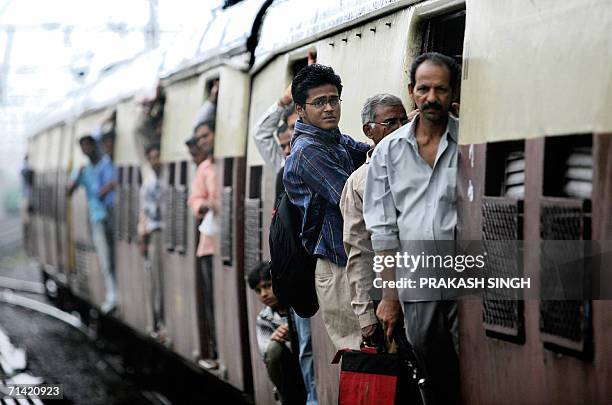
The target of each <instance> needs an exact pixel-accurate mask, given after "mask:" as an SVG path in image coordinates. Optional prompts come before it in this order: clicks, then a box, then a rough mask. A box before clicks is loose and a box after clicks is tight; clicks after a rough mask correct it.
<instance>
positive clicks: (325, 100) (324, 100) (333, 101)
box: [304, 96, 342, 109]
mask: <svg viewBox="0 0 612 405" xmlns="http://www.w3.org/2000/svg"><path fill="white" fill-rule="evenodd" d="M341 101H342V100H341V99H340V97H338V96H331V97H319V98H317V99H315V100H314V101H313V102H312V103H304V104H308V105H311V106H313V107H314V108H317V109H321V108H323V107H325V106H326V105H327V104H329V105H330V106H332V107H335V106H337V105H338V104H340V102H341Z"/></svg>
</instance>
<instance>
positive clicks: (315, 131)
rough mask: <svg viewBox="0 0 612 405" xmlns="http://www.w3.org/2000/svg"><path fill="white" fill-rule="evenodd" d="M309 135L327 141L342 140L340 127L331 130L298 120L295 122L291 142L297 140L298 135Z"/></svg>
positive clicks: (336, 141)
mask: <svg viewBox="0 0 612 405" xmlns="http://www.w3.org/2000/svg"><path fill="white" fill-rule="evenodd" d="M301 135H307V136H312V137H314V138H317V139H320V140H322V141H327V142H334V143H339V142H340V129H339V128H334V129H331V130H326V129H321V128H319V127H315V126H314V125H310V124H305V123H304V122H302V121H301V120H297V121H296V122H295V131H294V132H293V138H292V139H291V144H293V143H294V142H295V140H296V139H297V137H298V136H301Z"/></svg>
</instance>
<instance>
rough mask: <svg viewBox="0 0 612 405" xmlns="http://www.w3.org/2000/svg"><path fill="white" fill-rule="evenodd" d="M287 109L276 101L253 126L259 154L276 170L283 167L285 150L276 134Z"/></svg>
mask: <svg viewBox="0 0 612 405" xmlns="http://www.w3.org/2000/svg"><path fill="white" fill-rule="evenodd" d="M284 111H285V108H284V107H281V106H280V105H279V104H278V103H274V105H273V106H271V107H270V108H269V109H268V110H267V111H266V112H265V113H264V115H263V116H262V117H261V118H260V119H259V120H258V121H257V123H256V124H255V126H254V127H253V130H252V132H253V141H254V142H255V146H257V150H258V151H259V154H260V155H261V157H262V158H263V160H264V162H265V163H266V164H267V165H270V166H271V167H272V169H274V171H275V172H278V171H279V170H280V169H281V167H283V163H284V160H285V158H284V156H283V151H282V149H281V147H280V145H279V144H278V142H277V141H276V138H275V136H274V134H275V132H276V130H277V128H278V123H279V121H280V120H281V118H282V116H283V112H284Z"/></svg>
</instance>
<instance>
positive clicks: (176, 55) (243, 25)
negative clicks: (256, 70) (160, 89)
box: [161, 0, 271, 79]
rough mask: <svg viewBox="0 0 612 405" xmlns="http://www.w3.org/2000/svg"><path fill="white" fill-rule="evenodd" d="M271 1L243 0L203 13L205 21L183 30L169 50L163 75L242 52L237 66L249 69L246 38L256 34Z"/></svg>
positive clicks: (164, 77)
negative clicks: (241, 57) (218, 9)
mask: <svg viewBox="0 0 612 405" xmlns="http://www.w3.org/2000/svg"><path fill="white" fill-rule="evenodd" d="M270 3H271V1H270V0H245V1H242V2H240V3H238V4H236V5H234V6H232V7H230V8H227V9H225V10H223V11H221V12H216V13H215V12H213V14H211V15H208V16H206V17H204V18H203V19H204V20H205V23H204V24H202V26H201V27H200V28H199V29H198V30H197V31H195V32H192V33H185V34H184V35H183V36H182V37H183V38H182V39H179V40H178V41H176V43H175V46H172V47H171V48H170V49H169V50H168V52H167V55H166V60H165V62H164V66H163V69H162V72H161V77H162V79H168V78H170V77H172V76H174V75H177V74H179V73H181V72H183V71H185V70H190V69H191V68H194V67H196V66H198V65H202V64H204V63H206V65H214V64H215V63H218V62H219V61H221V60H228V59H229V58H231V57H234V56H237V55H241V54H245V59H244V60H242V61H240V62H239V63H238V67H239V68H241V69H243V70H248V69H249V59H250V56H251V55H250V54H247V51H248V50H249V49H248V48H249V40H250V38H251V37H252V36H253V35H256V34H257V31H258V29H259V27H258V21H259V20H260V18H261V15H262V13H263V12H264V11H265V9H266V8H267V7H268V5H269V4H270Z"/></svg>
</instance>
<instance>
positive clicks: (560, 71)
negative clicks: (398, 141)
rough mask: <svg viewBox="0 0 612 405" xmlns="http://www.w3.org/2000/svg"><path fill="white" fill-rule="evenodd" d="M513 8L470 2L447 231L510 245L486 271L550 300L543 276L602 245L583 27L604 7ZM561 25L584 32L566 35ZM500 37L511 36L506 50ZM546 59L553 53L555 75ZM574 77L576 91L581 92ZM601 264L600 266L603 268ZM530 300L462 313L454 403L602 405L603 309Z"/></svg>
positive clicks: (600, 151) (603, 36)
mask: <svg viewBox="0 0 612 405" xmlns="http://www.w3.org/2000/svg"><path fill="white" fill-rule="evenodd" d="M526 4H527V3H526V2H525V3H524V4H517V3H515V4H512V5H510V4H508V5H506V7H501V8H495V9H491V8H489V6H488V5H487V4H485V2H481V1H476V2H472V3H471V5H470V8H469V10H468V13H469V14H468V19H467V24H466V41H465V44H466V49H465V52H464V56H465V59H464V64H463V82H462V91H463V103H462V107H461V121H462V123H461V136H460V140H461V143H463V144H464V145H463V146H462V147H461V153H462V155H463V156H466V157H468V159H464V160H463V162H462V163H461V164H460V168H459V173H460V177H459V181H458V185H459V186H458V197H459V198H458V202H459V206H458V209H459V224H458V231H459V237H460V238H462V239H483V241H484V245H485V247H486V246H487V241H491V240H492V241H500V240H504V241H507V240H519V241H523V240H524V241H525V243H524V244H523V245H522V247H523V249H522V250H521V249H517V248H513V250H514V252H513V253H514V255H513V256H511V257H514V258H515V260H511V261H505V262H503V261H502V262H498V263H501V264H502V265H503V266H502V268H496V269H495V270H498V271H508V272H512V273H514V274H516V271H517V269H518V271H519V274H520V275H522V276H524V277H529V278H530V279H531V282H532V283H535V285H537V286H542V287H547V289H549V290H550V287H551V286H554V285H556V280H555V277H551V274H554V273H555V272H556V271H557V269H559V268H562V267H561V266H563V263H572V265H571V266H570V267H569V268H570V269H571V271H572V273H574V274H582V272H583V271H584V270H585V269H586V268H587V267H586V265H585V263H586V261H585V260H584V259H583V258H582V257H584V253H585V252H586V251H585V250H584V249H587V247H588V246H589V243H590V242H589V240H599V241H601V240H607V239H609V238H610V236H611V235H612V232H611V231H610V230H611V227H610V223H611V219H610V218H611V214H610V209H609V207H610V206H611V204H612V202H611V201H610V189H612V181H611V180H610V178H611V177H610V175H611V170H612V165H611V164H610V146H611V139H612V136H611V135H610V131H611V130H612V125H611V121H610V119H609V114H599V113H598V112H597V111H604V110H609V109H610V97H609V91H607V90H605V89H604V88H605V86H601V83H603V82H607V81H608V80H609V64H610V55H609V52H608V53H606V52H605V51H603V50H604V49H607V48H606V47H607V41H608V37H609V36H608V33H607V32H606V31H605V30H604V29H602V28H601V27H603V26H604V25H605V24H591V22H592V21H594V20H596V19H599V18H600V16H602V15H606V16H607V17H606V19H607V21H608V22H609V21H610V18H609V5H606V6H603V5H601V8H598V7H591V8H585V7H583V5H582V4H580V2H570V3H568V4H566V5H565V6H567V8H564V10H563V11H561V10H560V9H559V8H558V7H556V6H554V5H552V3H551V5H548V6H545V7H543V8H541V9H538V10H533V9H530V8H521V7H522V6H524V5H526ZM534 18H537V20H538V22H536V21H535V20H534ZM484 21H486V22H487V23H486V26H487V27H495V28H494V29H493V30H490V29H487V28H485V27H484V25H483V22H484ZM541 21H546V22H547V23H546V24H541V23H540V22H541ZM570 22H571V23H572V24H584V26H585V27H586V29H585V30H584V31H583V32H581V33H573V32H567V31H566V28H565V27H567V24H569V23H570ZM501 27H505V28H504V29H502V28H501ZM508 27H511V31H512V32H514V33H518V35H517V36H515V35H512V38H509V31H508ZM561 32H563V33H567V34H566V35H562V36H558V35H559V34H560V33H561ZM586 43H588V44H589V45H588V47H585V46H583V45H582V44H586ZM505 44H511V45H510V46H506V45H505ZM560 54H563V55H566V57H565V58H564V61H563V62H561V63H560V61H559V59H558V55H560ZM484 60H486V63H485V64H481V63H480V61H484ZM518 60H521V61H530V62H531V64H530V65H529V66H526V65H524V64H523V63H518ZM586 66H588V71H589V79H588V80H582V78H583V77H584V72H585V69H586V68H585V67H586ZM567 95H572V97H567ZM595 105H596V106H598V107H597V108H596V109H593V108H591V107H592V106H595ZM576 106H578V107H576ZM517 117H519V118H517ZM521 117H524V119H523V118H521ZM604 207H605V208H604ZM551 240H554V241H555V242H548V241H551ZM527 241H529V242H527ZM515 246H516V247H520V246H521V245H520V244H516V245H515ZM559 246H561V247H564V248H563V249H562V250H561V251H560V250H559ZM608 248H609V247H608ZM498 256H499V255H498ZM602 264H603V265H604V266H605V265H607V266H608V268H609V264H610V263H609V260H608V262H606V261H605V259H604V260H603V261H602ZM521 272H522V273H521ZM512 273H511V274H512ZM584 274H587V273H584ZM577 280H578V281H580V282H582V281H583V280H585V279H583V278H582V277H579V278H578V279H577ZM587 280H588V279H587ZM553 290H554V288H553ZM543 291H546V290H544V289H543V290H542V291H538V292H537V293H536V294H537V295H535V296H532V297H530V298H532V299H530V300H527V301H524V302H521V301H486V300H485V301H484V302H479V301H470V302H465V303H464V304H463V305H462V311H461V313H462V315H461V319H460V321H461V323H460V329H461V334H460V338H461V342H465V344H463V343H462V344H461V356H460V357H461V366H462V367H461V370H462V381H463V382H464V387H465V389H464V400H465V402H467V403H491V402H494V403H502V404H503V403H508V404H509V403H517V402H522V403H544V402H557V403H603V402H606V401H607V398H609V397H610V395H611V394H610V393H611V392H612V386H611V385H610V381H609V378H608V374H607V373H608V372H609V366H608V365H609V364H612V361H611V357H610V356H611V354H610V352H609V351H606V350H602V347H605V345H606V344H607V342H608V341H609V337H610V334H609V328H607V327H606V326H605V325H609V324H610V322H612V321H611V319H612V317H611V315H610V313H611V311H610V303H609V301H596V300H595V299H596V297H592V296H586V297H583V298H584V299H574V300H571V299H565V300H561V299H560V297H558V296H556V297H552V298H551V297H548V298H549V299H544V298H547V296H544V295H540V294H543ZM527 293H529V292H528V291H527V292H526V294H527ZM518 298H519V299H520V298H524V297H518ZM555 298H556V299H555ZM591 298H593V299H591ZM502 364H503V366H501V365H502ZM470 381H479V386H478V387H476V386H474V385H473V384H469V383H468V382H470ZM568 381H572V382H573V383H571V384H568V383H567V382H568ZM482 387H492V388H490V389H483V388H482Z"/></svg>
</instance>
